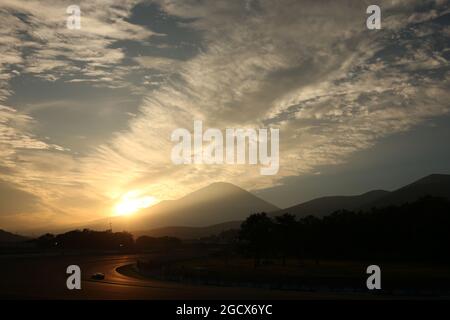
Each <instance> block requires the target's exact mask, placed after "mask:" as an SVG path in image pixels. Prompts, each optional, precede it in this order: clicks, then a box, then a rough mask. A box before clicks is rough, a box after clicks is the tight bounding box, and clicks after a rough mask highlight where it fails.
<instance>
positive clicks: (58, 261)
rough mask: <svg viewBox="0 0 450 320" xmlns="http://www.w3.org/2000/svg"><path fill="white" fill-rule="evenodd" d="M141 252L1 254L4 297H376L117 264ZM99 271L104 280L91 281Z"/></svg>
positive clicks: (126, 262)
mask: <svg viewBox="0 0 450 320" xmlns="http://www.w3.org/2000/svg"><path fill="white" fill-rule="evenodd" d="M138 257H141V258H142V256H138V255H124V254H123V255H108V256H106V255H104V256H92V255H91V256H86V255H85V256H79V255H78V256H54V257H14V258H12V257H0V275H1V281H0V298H3V299H372V298H377V299H379V298H389V297H386V296H384V297H383V296H380V295H374V294H371V293H358V294H353V293H345V294H342V293H333V292H298V291H282V290H270V289H262V288H241V287H216V286H206V285H191V284H182V283H176V282H166V281H160V280H152V279H148V278H147V279H146V278H139V277H135V276H126V275H124V274H122V273H119V272H118V271H117V270H116V269H117V268H119V267H121V266H125V265H129V264H132V263H135V262H136V259H137V258H138ZM72 264H75V265H79V266H80V268H81V270H82V283H81V286H82V288H81V290H68V289H67V287H66V279H67V277H68V275H67V274H66V268H67V266H69V265H72ZM96 272H102V273H104V274H105V279H104V280H92V279H91V275H92V274H94V273H96Z"/></svg>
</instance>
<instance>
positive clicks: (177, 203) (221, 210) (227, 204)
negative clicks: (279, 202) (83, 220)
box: [85, 182, 279, 231]
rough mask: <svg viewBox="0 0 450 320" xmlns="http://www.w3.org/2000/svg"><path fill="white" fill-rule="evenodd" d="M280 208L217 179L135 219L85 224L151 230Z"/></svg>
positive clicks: (216, 221) (215, 221)
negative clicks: (110, 224)
mask: <svg viewBox="0 0 450 320" xmlns="http://www.w3.org/2000/svg"><path fill="white" fill-rule="evenodd" d="M277 210H279V208H278V207H276V206H274V205H273V204H271V203H269V202H267V201H264V200H262V199H261V198H258V197H257V196H255V195H253V194H252V193H250V192H248V191H246V190H244V189H242V188H239V187H237V186H235V185H233V184H231V183H224V182H216V183H213V184H210V185H209V186H206V187H204V188H201V189H199V190H196V191H194V192H192V193H189V194H188V195H186V196H184V197H182V198H180V199H178V200H170V201H162V202H160V203H158V204H156V205H154V206H152V207H149V208H147V209H144V210H141V211H140V212H139V213H138V214H136V215H134V216H133V217H132V218H128V217H113V218H111V219H103V220H100V221H97V222H95V223H92V224H90V225H87V226H85V227H86V228H90V229H96V230H104V229H107V228H109V222H110V221H111V223H112V227H113V230H114V231H121V230H127V231H139V230H151V229H156V228H162V227H169V226H188V227H205V226H211V225H215V224H219V223H223V222H224V221H240V220H244V219H245V218H247V216H249V215H250V214H252V213H255V212H262V211H265V212H272V211H277Z"/></svg>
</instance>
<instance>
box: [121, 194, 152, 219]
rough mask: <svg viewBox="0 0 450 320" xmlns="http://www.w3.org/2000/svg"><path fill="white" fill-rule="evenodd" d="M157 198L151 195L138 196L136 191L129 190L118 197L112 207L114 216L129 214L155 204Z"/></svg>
mask: <svg viewBox="0 0 450 320" xmlns="http://www.w3.org/2000/svg"><path fill="white" fill-rule="evenodd" d="M157 202H158V200H157V199H156V198H155V197H152V196H140V195H139V194H138V192H136V191H130V192H128V193H126V194H125V195H123V196H122V197H121V198H120V201H119V202H118V203H117V204H116V205H115V207H114V214H115V215H116V216H129V215H132V214H133V213H135V212H136V211H138V210H140V209H144V208H148V207H150V206H152V205H154V204H156V203H157Z"/></svg>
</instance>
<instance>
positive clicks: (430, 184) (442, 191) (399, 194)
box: [362, 174, 450, 209]
mask: <svg viewBox="0 0 450 320" xmlns="http://www.w3.org/2000/svg"><path fill="white" fill-rule="evenodd" d="M427 195H430V196H434V197H442V198H447V199H450V175H448V174H431V175H429V176H426V177H424V178H422V179H419V180H417V181H415V182H413V183H411V184H409V185H406V186H404V187H402V188H399V189H397V190H395V191H392V192H390V193H388V194H387V195H385V196H384V197H382V198H379V199H376V200H374V201H373V202H369V203H367V204H365V205H364V206H363V207H362V209H369V208H370V207H386V206H389V205H400V204H404V203H406V202H413V201H415V200H417V199H419V198H422V197H424V196H427Z"/></svg>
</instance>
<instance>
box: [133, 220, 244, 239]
mask: <svg viewBox="0 0 450 320" xmlns="http://www.w3.org/2000/svg"><path fill="white" fill-rule="evenodd" d="M241 223H242V221H230V222H224V223H219V224H215V225H212V226H208V227H164V228H157V229H152V230H147V231H135V232H133V235H134V236H135V237H139V236H143V235H146V236H152V237H164V236H172V237H177V238H179V239H198V238H202V237H209V236H212V235H217V234H219V233H221V232H223V231H227V230H231V229H239V227H240V226H241Z"/></svg>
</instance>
